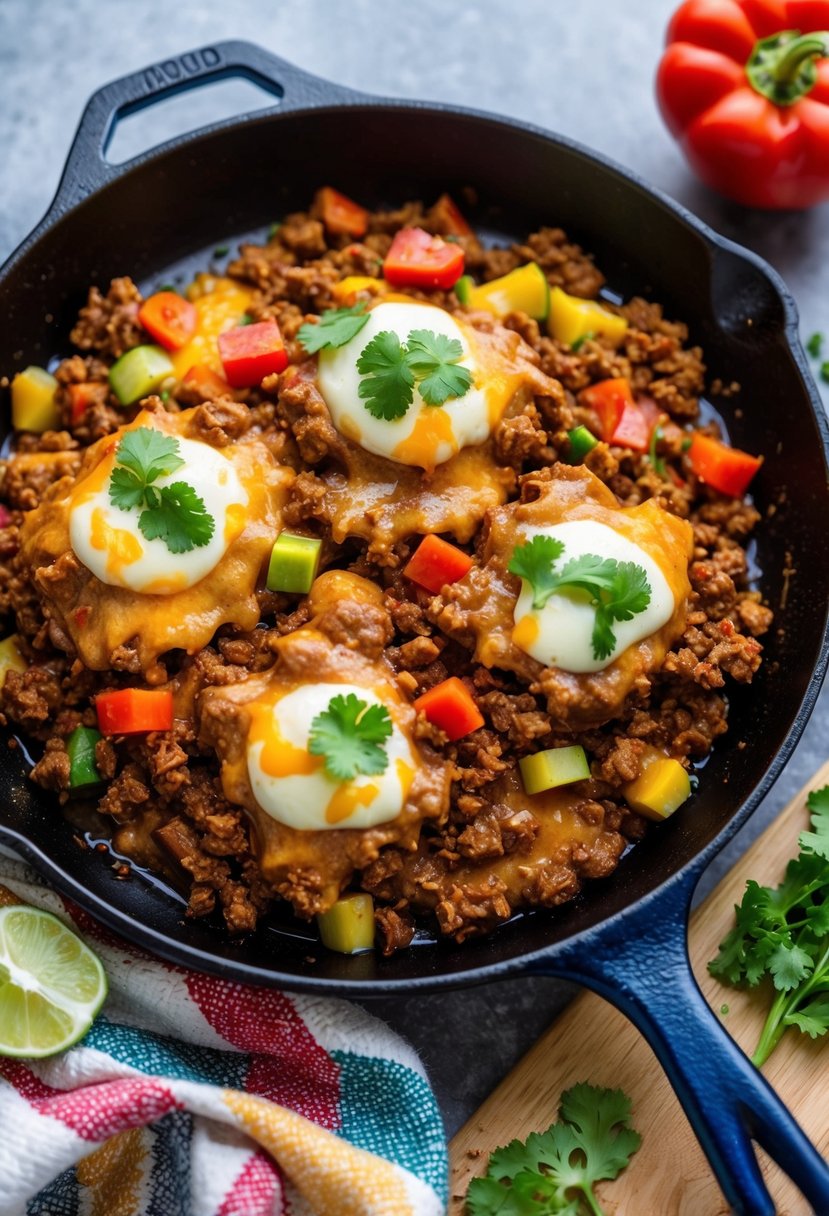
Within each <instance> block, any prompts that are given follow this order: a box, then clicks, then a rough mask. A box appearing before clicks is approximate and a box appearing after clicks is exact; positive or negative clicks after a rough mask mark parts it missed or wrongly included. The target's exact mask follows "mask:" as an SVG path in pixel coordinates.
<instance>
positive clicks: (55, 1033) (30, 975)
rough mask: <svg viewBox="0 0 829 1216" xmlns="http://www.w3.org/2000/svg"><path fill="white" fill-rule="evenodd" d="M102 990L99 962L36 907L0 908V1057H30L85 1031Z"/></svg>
mask: <svg viewBox="0 0 829 1216" xmlns="http://www.w3.org/2000/svg"><path fill="white" fill-rule="evenodd" d="M106 994H107V981H106V975H105V974H104V969H103V967H102V966H101V962H100V960H99V959H98V958H97V957H96V955H94V954H93V953H92V951H91V950H90V949H89V947H88V946H86V945H85V944H84V943H83V942H82V941H81V939H80V938H79V937H78V936H77V935H76V934H74V933H73V932H72V930H71V929H67V928H66V926H65V925H64V924H63V923H62V922H61V921H59V920H58V918H57V917H56V916H52V914H51V912H43V911H42V910H41V909H40V908H32V907H30V906H29V905H28V904H13V905H12V906H11V907H5V908H0V1055H3V1056H17V1057H21V1058H23V1059H36V1058H38V1057H40V1056H51V1055H54V1054H55V1053H56V1052H58V1051H64V1050H65V1049H66V1048H67V1047H71V1046H72V1044H73V1043H77V1041H78V1039H82V1038H83V1036H84V1035H85V1034H86V1032H87V1030H89V1027H90V1026H91V1025H92V1021H93V1019H94V1017H95V1014H96V1013H97V1012H98V1010H99V1009H100V1008H101V1005H102V1004H103V1002H104V998H105V997H106Z"/></svg>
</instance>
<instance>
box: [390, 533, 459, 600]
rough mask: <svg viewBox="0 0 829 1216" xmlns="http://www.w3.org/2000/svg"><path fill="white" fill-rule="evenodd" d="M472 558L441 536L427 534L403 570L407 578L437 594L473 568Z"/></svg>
mask: <svg viewBox="0 0 829 1216" xmlns="http://www.w3.org/2000/svg"><path fill="white" fill-rule="evenodd" d="M473 565H474V562H473V561H472V558H471V557H470V556H469V555H468V554H467V553H464V552H463V550H461V549H457V548H456V547H455V546H454V545H450V544H449V542H448V541H445V540H443V539H442V538H441V537H440V536H427V537H425V538H424V539H423V540H422V541H421V542H420V544H419V545H418V548H417V552H416V553H415V554H414V556H413V557H412V559H411V561H410V562H409V564H408V565H407V566H406V567H405V569H404V570H403V573H404V574H405V575H406V578H410V579H411V580H412V582H413V583H419V584H420V586H421V587H425V588H426V590H427V591H431V592H433V593H434V594H437V592H438V591H440V589H441V587H443V586H445V585H446V583H456V582H457V581H458V579H460V578H463V576H464V575H465V574H466V573H467V572H468V571H469V570H471V568H472V566H473Z"/></svg>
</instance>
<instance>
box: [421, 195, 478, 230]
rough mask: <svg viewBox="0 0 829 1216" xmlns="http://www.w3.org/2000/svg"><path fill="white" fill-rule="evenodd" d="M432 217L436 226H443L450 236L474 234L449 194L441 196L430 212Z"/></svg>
mask: <svg viewBox="0 0 829 1216" xmlns="http://www.w3.org/2000/svg"><path fill="white" fill-rule="evenodd" d="M430 218H431V219H433V220H434V221H435V227H436V228H438V227H439V228H441V229H442V230H443V232H444V233H446V234H447V235H449V236H472V229H471V228H470V227H469V224H467V222H466V220H465V218H464V216H463V215H462V213H461V211H460V208H459V207H458V205H457V203H456V202H455V200H454V199H453V198H452V197H451V195H449V194H442V195H441V196H440V198H439V199H438V201H437V202H436V203H435V205H434V207H433V208H432V210H431V212H430Z"/></svg>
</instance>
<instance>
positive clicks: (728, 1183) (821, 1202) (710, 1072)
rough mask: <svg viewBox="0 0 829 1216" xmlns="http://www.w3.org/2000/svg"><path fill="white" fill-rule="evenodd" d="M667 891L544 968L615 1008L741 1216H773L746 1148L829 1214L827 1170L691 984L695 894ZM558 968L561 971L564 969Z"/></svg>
mask: <svg viewBox="0 0 829 1216" xmlns="http://www.w3.org/2000/svg"><path fill="white" fill-rule="evenodd" d="M696 877H697V876H696V875H694V876H693V881H692V882H691V883H690V884H689V883H687V882H686V883H685V885H684V888H681V887H680V888H678V887H677V884H675V883H673V884H668V885H667V887H665V888H663V889H662V890H661V891H656V892H654V893H653V894H652V895H651V896H650V897H649V898H647V899H645V900H644V901H642V902H641V903H640V904H637V905H636V906H635V907H633V908H631V909H630V910H629V911H628V912H626V913H625V916H624V917H623V918H622V919H621V924H618V925H617V924H616V923H615V921H613V920H611V921H609V922H607V923H606V924H605V925H604V926H602V927H601V929H600V930H599V931H598V932H597V934H596V936H595V938H594V939H593V940H592V942H591V943H590V948H589V949H587V950H585V948H584V945H582V947H581V948H580V949H579V948H576V947H571V948H570V949H569V950H568V949H567V946H566V943H565V951H564V954H563V956H562V955H561V954H560V953H559V951H560V947H559V948H558V949H557V951H556V955H555V958H554V959H550V960H549V962H546V963H545V962H544V961H540V963H539V964H537V965H536V967H535V968H534V969H535V970H536V971H539V972H541V973H543V974H547V975H550V974H556V975H559V976H561V977H562V978H566V979H571V980H572V979H576V980H578V981H579V982H581V983H583V984H584V985H585V986H586V987H588V988H592V989H593V990H594V991H595V992H597V993H599V995H600V996H603V997H604V998H605V1000H607V1001H610V1002H611V1004H613V1005H616V1006H617V1007H618V1008H619V1009H620V1010H621V1011H622V1012H623V1013H624V1014H625V1015H626V1016H627V1017H629V1018H630V1020H631V1021H632V1022H633V1023H634V1025H635V1026H636V1027H637V1028H638V1029H639V1030H640V1031H641V1032H642V1034H643V1035H644V1036H645V1039H646V1040H647V1041H648V1043H649V1044H650V1046H651V1047H652V1048H653V1051H654V1053H655V1054H656V1056H657V1059H658V1060H659V1062H660V1063H661V1064H662V1067H663V1068H664V1069H665V1072H666V1073H667V1076H668V1080H669V1081H670V1082H671V1085H672V1086H673V1088H674V1090H675V1091H676V1094H677V1097H678V1098H679V1100H680V1102H681V1103H682V1106H683V1108H684V1110H685V1114H686V1115H687V1116H688V1120H689V1122H690V1124H691V1126H692V1128H693V1129H694V1132H695V1133H696V1136H697V1138H698V1140H699V1142H700V1144H701V1146H702V1149H703V1151H704V1152H705V1155H706V1156H707V1158H708V1160H709V1162H710V1164H711V1167H712V1169H713V1171H714V1173H715V1175H716V1177H717V1180H718V1182H719V1184H720V1186H721V1188H722V1190H723V1192H724V1194H725V1197H726V1199H727V1200H728V1202H729V1204H730V1205H731V1207H732V1209H733V1210H734V1212H736V1213H739V1216H774V1212H775V1205H774V1201H773V1200H772V1198H771V1195H770V1194H769V1192H768V1190H767V1189H766V1185H765V1182H764V1181H763V1177H762V1174H761V1172H760V1167H759V1165H758V1163H757V1159H756V1157H755V1154H754V1149H753V1146H752V1143H751V1141H752V1139H753V1140H756V1141H757V1142H758V1143H759V1144H761V1145H762V1147H763V1148H764V1149H765V1150H766V1152H767V1153H768V1154H769V1155H770V1156H771V1157H772V1158H773V1159H774V1160H775V1161H776V1162H777V1164H778V1165H779V1166H781V1168H782V1169H783V1170H784V1171H785V1172H786V1173H787V1174H788V1175H789V1177H790V1178H791V1179H792V1181H793V1182H794V1183H795V1184H796V1185H797V1186H798V1187H799V1188H800V1190H801V1191H802V1193H803V1195H804V1196H805V1197H806V1199H807V1200H808V1201H809V1203H810V1204H811V1205H812V1207H813V1209H814V1211H815V1212H816V1213H818V1216H827V1213H829V1165H827V1163H826V1162H825V1161H824V1160H823V1158H822V1157H821V1155H820V1154H819V1153H818V1151H817V1149H816V1148H815V1147H814V1146H813V1145H812V1144H811V1142H810V1141H809V1139H808V1138H807V1136H806V1135H805V1133H804V1132H803V1131H802V1129H801V1128H800V1126H799V1125H798V1123H797V1122H796V1121H795V1119H794V1117H793V1116H792V1115H791V1114H790V1112H789V1111H788V1110H787V1109H786V1107H785V1106H784V1104H783V1102H782V1101H781V1100H780V1098H779V1097H778V1096H777V1094H776V1093H775V1092H774V1090H773V1089H772V1088H771V1086H770V1085H769V1084H768V1082H767V1081H766V1080H765V1078H764V1077H763V1076H762V1075H761V1074H760V1072H759V1071H758V1070H757V1069H756V1068H755V1067H754V1065H753V1064H752V1063H751V1061H750V1060H749V1059H748V1057H747V1056H746V1055H744V1054H743V1052H742V1051H741V1050H740V1048H739V1047H738V1046H737V1044H736V1043H735V1042H734V1040H733V1039H732V1038H731V1036H730V1035H729V1034H728V1033H727V1032H726V1031H725V1030H724V1028H723V1027H722V1026H721V1024H720V1022H719V1021H718V1019H717V1017H716V1015H715V1014H714V1013H713V1012H712V1011H711V1009H710V1008H709V1006H708V1003H707V1002H706V1000H705V997H704V996H703V995H702V992H701V991H700V988H699V986H698V984H697V982H696V979H695V978H694V975H693V972H692V970H691V964H690V960H689V958H688V947H687V935H686V922H687V913H688V907H689V904H690V897H691V894H692V893H693V887H694V885H696ZM562 959H563V962H562V961H561V960H562Z"/></svg>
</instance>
